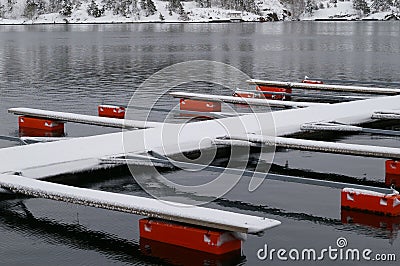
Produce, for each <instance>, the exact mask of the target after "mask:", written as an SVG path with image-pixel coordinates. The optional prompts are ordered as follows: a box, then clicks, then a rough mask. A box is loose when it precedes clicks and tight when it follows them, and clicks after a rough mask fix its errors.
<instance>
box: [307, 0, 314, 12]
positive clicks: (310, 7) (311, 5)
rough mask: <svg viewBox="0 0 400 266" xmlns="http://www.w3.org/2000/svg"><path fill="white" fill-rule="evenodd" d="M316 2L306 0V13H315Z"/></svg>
mask: <svg viewBox="0 0 400 266" xmlns="http://www.w3.org/2000/svg"><path fill="white" fill-rule="evenodd" d="M314 7H315V2H314V0H306V6H305V12H306V13H307V14H309V15H312V14H313V13H314Z"/></svg>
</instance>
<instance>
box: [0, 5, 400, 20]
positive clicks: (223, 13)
mask: <svg viewBox="0 0 400 266" xmlns="http://www.w3.org/2000/svg"><path fill="white" fill-rule="evenodd" d="M399 11H400V0H193V1H184V0H0V24H42V23H49V24H50V23H131V22H228V21H238V20H239V21H282V20H327V19H332V20H338V19H340V20H344V19H345V20H360V19H379V20H384V19H396V18H398V14H399Z"/></svg>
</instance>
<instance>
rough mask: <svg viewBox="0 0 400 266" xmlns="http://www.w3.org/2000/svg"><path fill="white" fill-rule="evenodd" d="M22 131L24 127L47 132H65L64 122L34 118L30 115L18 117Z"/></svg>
mask: <svg viewBox="0 0 400 266" xmlns="http://www.w3.org/2000/svg"><path fill="white" fill-rule="evenodd" d="M18 125H19V129H20V131H21V130H23V129H37V130H42V131H46V132H60V131H62V132H64V123H61V122H58V121H55V120H51V119H43V118H34V117H28V116H20V117H18Z"/></svg>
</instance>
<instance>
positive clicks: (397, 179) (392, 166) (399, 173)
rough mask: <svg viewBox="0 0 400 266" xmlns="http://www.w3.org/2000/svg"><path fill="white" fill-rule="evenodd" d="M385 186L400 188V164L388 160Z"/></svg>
mask: <svg viewBox="0 0 400 266" xmlns="http://www.w3.org/2000/svg"><path fill="white" fill-rule="evenodd" d="M385 173H386V174H385V184H386V185H387V186H389V187H390V186H392V185H394V186H395V187H400V162H398V161H394V160H387V161H386V163H385Z"/></svg>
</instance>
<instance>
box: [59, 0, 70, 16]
mask: <svg viewBox="0 0 400 266" xmlns="http://www.w3.org/2000/svg"><path fill="white" fill-rule="evenodd" d="M72 9H73V7H72V1H71V0H62V1H61V9H60V12H59V13H60V15H63V16H66V17H69V16H71V14H72Z"/></svg>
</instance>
